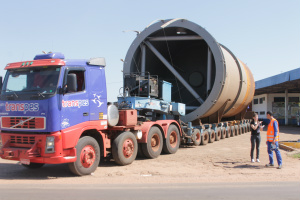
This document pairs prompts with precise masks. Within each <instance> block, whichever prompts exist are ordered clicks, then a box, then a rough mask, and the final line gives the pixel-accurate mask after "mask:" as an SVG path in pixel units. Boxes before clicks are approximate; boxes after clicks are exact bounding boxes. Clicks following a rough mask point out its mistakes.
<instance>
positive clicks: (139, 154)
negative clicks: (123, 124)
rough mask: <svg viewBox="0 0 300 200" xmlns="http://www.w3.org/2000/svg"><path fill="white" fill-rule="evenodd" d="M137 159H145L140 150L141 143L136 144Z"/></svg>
mask: <svg viewBox="0 0 300 200" xmlns="http://www.w3.org/2000/svg"><path fill="white" fill-rule="evenodd" d="M137 157H139V158H145V155H144V153H143V150H142V143H138V152H137Z"/></svg>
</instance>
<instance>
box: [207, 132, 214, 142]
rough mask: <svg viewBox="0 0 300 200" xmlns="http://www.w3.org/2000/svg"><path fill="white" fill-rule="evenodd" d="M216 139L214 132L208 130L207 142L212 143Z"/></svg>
mask: <svg viewBox="0 0 300 200" xmlns="http://www.w3.org/2000/svg"><path fill="white" fill-rule="evenodd" d="M215 139H216V132H215V131H214V130H211V131H210V134H209V140H208V143H213V142H214V141H215Z"/></svg>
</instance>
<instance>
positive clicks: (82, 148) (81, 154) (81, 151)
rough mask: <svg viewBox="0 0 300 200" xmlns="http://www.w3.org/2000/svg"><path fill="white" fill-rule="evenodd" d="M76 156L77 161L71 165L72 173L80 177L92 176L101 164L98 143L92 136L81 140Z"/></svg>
mask: <svg viewBox="0 0 300 200" xmlns="http://www.w3.org/2000/svg"><path fill="white" fill-rule="evenodd" d="M76 155H77V160H76V161H75V162H73V163H69V168H70V170H71V172H73V173H74V174H76V175H78V176H84V175H88V174H91V173H92V172H94V171H95V170H96V169H97V167H98V165H99V162H100V147H99V144H98V142H97V141H96V140H95V139H94V138H92V137H90V136H84V137H82V138H80V139H79V140H78V143H77V145H76Z"/></svg>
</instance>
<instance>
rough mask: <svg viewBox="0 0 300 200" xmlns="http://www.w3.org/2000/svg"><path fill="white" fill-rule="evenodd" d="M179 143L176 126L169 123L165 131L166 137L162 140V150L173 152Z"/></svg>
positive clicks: (168, 152)
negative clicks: (166, 131)
mask: <svg viewBox="0 0 300 200" xmlns="http://www.w3.org/2000/svg"><path fill="white" fill-rule="evenodd" d="M179 145H180V134H179V130H178V128H177V126H175V125H173V124H172V125H170V126H169V129H168V133H167V138H166V139H165V140H164V146H163V152H164V153H167V154H174V153H176V151H177V150H178V148H179Z"/></svg>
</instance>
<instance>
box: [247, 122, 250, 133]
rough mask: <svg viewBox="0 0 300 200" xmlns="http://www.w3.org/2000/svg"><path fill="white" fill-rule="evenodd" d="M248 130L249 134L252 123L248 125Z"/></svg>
mask: <svg viewBox="0 0 300 200" xmlns="http://www.w3.org/2000/svg"><path fill="white" fill-rule="evenodd" d="M247 128H248V131H247V132H250V123H247Z"/></svg>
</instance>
